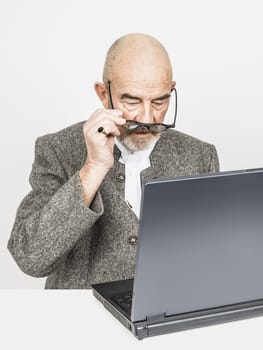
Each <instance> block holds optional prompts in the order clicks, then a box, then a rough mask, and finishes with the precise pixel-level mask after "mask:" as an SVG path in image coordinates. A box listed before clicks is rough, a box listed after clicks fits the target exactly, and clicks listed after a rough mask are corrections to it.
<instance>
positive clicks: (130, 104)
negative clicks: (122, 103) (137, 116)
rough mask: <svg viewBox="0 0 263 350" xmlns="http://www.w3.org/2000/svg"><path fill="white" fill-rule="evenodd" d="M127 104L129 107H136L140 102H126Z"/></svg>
mask: <svg viewBox="0 0 263 350" xmlns="http://www.w3.org/2000/svg"><path fill="white" fill-rule="evenodd" d="M126 103H127V105H129V106H136V105H138V104H139V103H140V102H126Z"/></svg>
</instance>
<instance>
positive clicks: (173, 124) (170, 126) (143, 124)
mask: <svg viewBox="0 0 263 350" xmlns="http://www.w3.org/2000/svg"><path fill="white" fill-rule="evenodd" d="M107 84H108V91H109V98H110V104H111V108H112V109H114V106H113V101H112V95H111V87H110V84H111V81H110V80H108V81H107ZM173 90H174V92H175V94H174V96H175V114H174V121H173V123H172V124H164V123H140V122H137V121H136V120H131V119H127V120H126V124H128V125H137V127H138V126H141V127H146V128H147V129H148V130H150V131H151V128H152V127H154V126H157V125H161V126H163V127H165V129H164V130H161V131H160V132H164V131H166V130H167V129H170V128H174V127H175V122H176V117H177V91H176V88H172V89H171V90H170V92H173ZM137 127H136V128H137Z"/></svg>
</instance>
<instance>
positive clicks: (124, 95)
mask: <svg viewBox="0 0 263 350" xmlns="http://www.w3.org/2000/svg"><path fill="white" fill-rule="evenodd" d="M125 98H127V99H129V100H138V101H141V99H140V97H137V96H132V95H130V94H128V93H125V94H122V95H121V100H125Z"/></svg>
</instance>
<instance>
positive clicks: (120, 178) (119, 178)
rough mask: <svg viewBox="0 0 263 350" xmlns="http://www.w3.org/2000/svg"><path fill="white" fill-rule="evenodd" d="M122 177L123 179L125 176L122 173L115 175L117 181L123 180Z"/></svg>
mask: <svg viewBox="0 0 263 350" xmlns="http://www.w3.org/2000/svg"><path fill="white" fill-rule="evenodd" d="M124 179H125V176H124V175H122V174H118V175H117V180H118V181H119V182H123V181H124Z"/></svg>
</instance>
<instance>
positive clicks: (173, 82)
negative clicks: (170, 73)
mask: <svg viewBox="0 0 263 350" xmlns="http://www.w3.org/2000/svg"><path fill="white" fill-rule="evenodd" d="M175 86H176V81H172V87H171V88H172V89H174V88H175Z"/></svg>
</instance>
